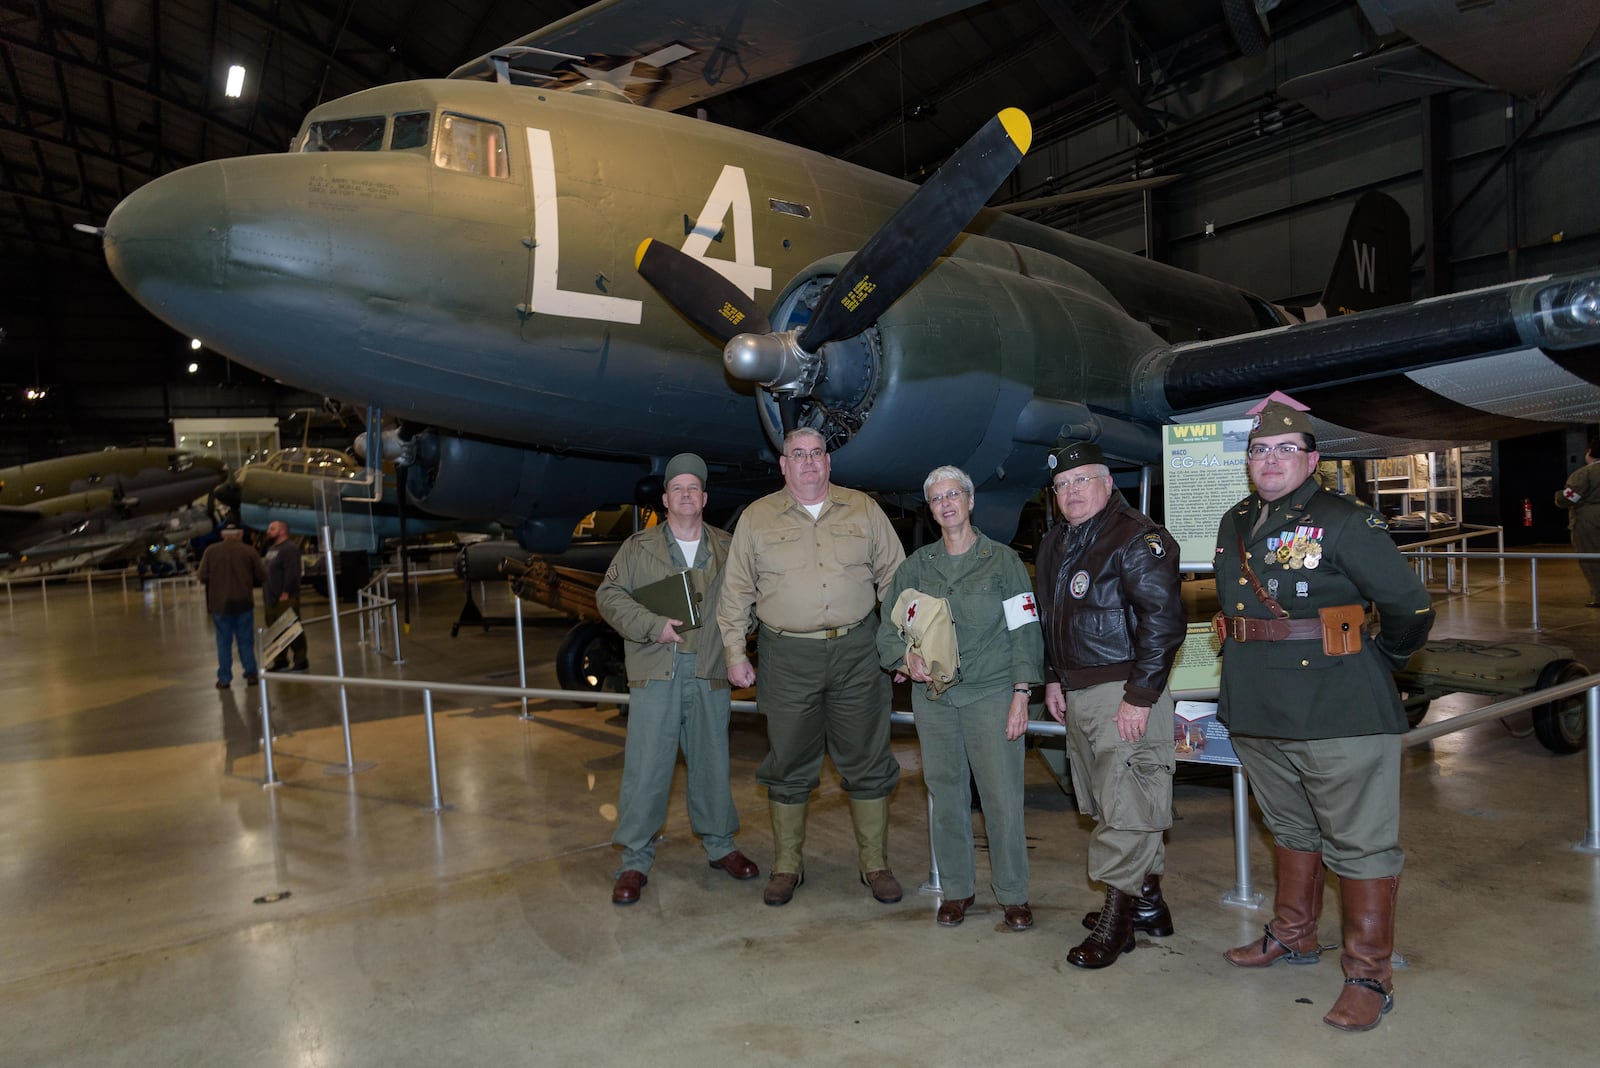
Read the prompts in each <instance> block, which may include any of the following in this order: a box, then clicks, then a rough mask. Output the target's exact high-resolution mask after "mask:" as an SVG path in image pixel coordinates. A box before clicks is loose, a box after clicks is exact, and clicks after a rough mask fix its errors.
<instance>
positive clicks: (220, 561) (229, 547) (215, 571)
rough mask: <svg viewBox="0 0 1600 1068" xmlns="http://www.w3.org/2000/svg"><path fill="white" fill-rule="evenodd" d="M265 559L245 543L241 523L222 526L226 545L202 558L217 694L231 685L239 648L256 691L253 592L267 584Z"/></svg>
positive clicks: (246, 675)
mask: <svg viewBox="0 0 1600 1068" xmlns="http://www.w3.org/2000/svg"><path fill="white" fill-rule="evenodd" d="M266 578H267V568H266V565H265V564H264V563H262V561H261V554H260V553H258V552H256V550H255V548H254V547H253V546H252V545H250V544H249V543H248V542H246V541H245V540H244V527H243V526H242V525H241V524H240V522H239V521H238V520H237V519H229V520H227V521H226V522H224V523H223V524H222V540H221V541H219V542H217V543H216V544H215V545H213V546H211V547H210V548H209V549H207V550H206V551H205V555H203V556H202V557H200V582H201V584H203V585H204V586H205V588H206V611H207V612H210V613H211V622H212V623H214V624H216V628H217V689H219V690H226V689H227V688H228V687H230V686H232V685H233V646H234V645H235V644H237V645H238V646H239V664H240V666H241V667H243V668H244V681H245V685H247V686H254V685H255V684H256V683H257V682H259V681H260V678H261V676H260V675H258V674H257V673H256V640H255V621H256V601H255V588H256V587H257V586H259V585H261V584H262V583H263V582H265V581H266Z"/></svg>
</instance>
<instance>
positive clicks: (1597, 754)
mask: <svg viewBox="0 0 1600 1068" xmlns="http://www.w3.org/2000/svg"><path fill="white" fill-rule="evenodd" d="M1587 704H1588V709H1587V711H1588V719H1589V722H1588V728H1589V736H1588V739H1587V741H1588V750H1589V752H1588V757H1589V829H1588V830H1587V831H1585V832H1584V835H1583V840H1582V841H1581V842H1579V843H1578V844H1577V845H1575V846H1573V848H1574V849H1576V850H1577V851H1578V852H1580V853H1593V854H1600V742H1597V741H1596V739H1597V738H1600V689H1596V688H1592V687H1591V688H1590V690H1589V699H1588V702H1587Z"/></svg>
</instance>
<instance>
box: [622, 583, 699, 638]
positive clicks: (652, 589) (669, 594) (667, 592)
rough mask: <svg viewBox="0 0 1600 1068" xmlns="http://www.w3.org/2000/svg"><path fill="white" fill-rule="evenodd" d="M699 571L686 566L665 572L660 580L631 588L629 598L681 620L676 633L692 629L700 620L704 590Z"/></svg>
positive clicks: (697, 625) (653, 610)
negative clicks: (664, 575) (674, 572)
mask: <svg viewBox="0 0 1600 1068" xmlns="http://www.w3.org/2000/svg"><path fill="white" fill-rule="evenodd" d="M703 574H704V572H702V571H698V570H696V569H695V568H690V569H689V570H687V571H680V572H678V573H677V574H676V575H668V576H667V577H666V578H664V579H662V580H661V581H660V582H652V583H650V585H648V586H640V587H639V588H638V589H636V590H634V591H633V599H634V600H635V601H638V602H639V603H640V604H642V605H644V606H645V607H646V608H648V609H650V611H652V612H654V613H656V615H660V616H666V617H667V618H668V619H681V620H683V622H682V624H680V625H679V626H678V628H677V630H678V632H679V633H680V634H681V633H683V632H684V631H686V630H694V629H695V628H697V627H699V626H700V624H701V623H702V622H703V620H702V619H701V614H702V611H703V608H704V601H705V591H704V590H703V589H702V588H701V585H700V583H701V576H702V575H703Z"/></svg>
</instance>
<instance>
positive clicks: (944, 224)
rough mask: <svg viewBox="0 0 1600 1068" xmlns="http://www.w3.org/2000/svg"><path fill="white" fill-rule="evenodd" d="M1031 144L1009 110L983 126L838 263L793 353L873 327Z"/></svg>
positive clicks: (1026, 127) (1025, 126) (1022, 122)
mask: <svg viewBox="0 0 1600 1068" xmlns="http://www.w3.org/2000/svg"><path fill="white" fill-rule="evenodd" d="M1032 140H1033V127H1032V125H1031V124H1030V123H1029V122H1028V117H1027V116H1026V115H1024V114H1023V113H1022V112H1021V111H1019V110H1018V109H1016V108H1006V109H1005V110H1003V111H1001V112H1000V113H999V114H998V115H996V116H995V117H994V118H992V119H990V120H989V121H988V122H986V123H984V124H983V127H982V128H981V129H980V130H978V132H977V133H975V134H973V135H972V137H971V138H970V139H969V140H968V141H967V143H966V144H964V145H962V146H961V147H960V148H959V149H957V150H956V153H955V155H953V156H951V157H950V158H949V159H948V160H946V161H945V164H944V166H943V167H940V168H939V170H938V171H937V172H936V173H935V174H934V176H933V177H932V178H930V179H928V180H927V181H926V182H925V183H923V185H922V188H920V189H918V190H917V191H916V192H915V193H913V194H912V196H911V199H910V200H908V201H906V202H905V203H904V204H902V205H901V206H900V210H899V211H897V212H895V213H894V216H893V218H891V219H890V220H889V221H888V222H886V223H884V224H883V227H882V228H881V229H879V230H878V232H877V233H875V234H873V235H872V237H871V238H869V239H868V240H867V243H866V244H865V245H863V246H862V247H861V250H860V251H859V252H857V253H856V254H855V256H853V257H852V258H851V260H850V262H849V263H847V264H845V267H844V270H842V271H840V272H839V274H838V277H836V278H835V279H834V280H833V284H832V285H830V286H829V287H828V291H827V292H826V293H824V294H823V295H822V299H821V300H820V301H818V302H817V313H816V315H814V316H813V317H812V319H811V322H810V323H809V324H807V326H806V328H805V329H804V330H803V331H801V333H800V337H799V344H800V347H801V348H802V349H804V350H805V351H806V352H816V351H817V350H818V349H820V348H821V347H822V346H824V345H826V344H828V343H829V342H830V341H838V340H840V339H841V338H847V337H854V336H855V335H857V334H859V333H861V331H863V330H865V329H866V328H867V327H869V326H871V325H872V324H873V323H874V322H876V321H877V319H878V316H880V315H882V314H883V313H884V312H885V311H887V310H888V308H889V306H890V305H891V304H893V303H894V302H895V301H897V300H899V299H900V297H901V295H903V294H904V293H905V291H906V290H907V289H909V288H911V285H912V283H914V282H915V281H916V280H917V279H918V278H921V277H922V275H923V273H924V272H925V271H927V269H928V268H929V267H930V266H932V264H933V261H934V260H935V259H937V258H938V256H939V253H941V252H943V251H944V250H945V249H946V248H947V247H949V245H950V242H952V241H954V240H955V239H956V237H957V235H959V234H960V233H961V231H962V228H963V227H965V226H966V225H967V223H969V222H971V221H972V217H973V216H974V215H976V214H977V213H978V210H979V209H980V208H982V207H983V206H984V204H985V203H987V202H988V200H989V198H990V197H991V196H993V195H994V191H995V190H996V189H998V188H999V187H1000V183H1001V182H1002V181H1004V180H1005V177H1006V175H1008V174H1010V173H1011V171H1012V169H1013V168H1015V167H1016V165H1017V163H1018V161H1020V160H1021V159H1022V156H1023V154H1024V153H1025V152H1027V151H1028V145H1029V144H1030V143H1031V142H1032ZM750 329H753V328H750Z"/></svg>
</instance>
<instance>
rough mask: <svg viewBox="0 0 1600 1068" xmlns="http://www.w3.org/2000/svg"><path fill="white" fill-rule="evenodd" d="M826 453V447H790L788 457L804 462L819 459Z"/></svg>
mask: <svg viewBox="0 0 1600 1068" xmlns="http://www.w3.org/2000/svg"><path fill="white" fill-rule="evenodd" d="M826 455H828V450H827V449H790V450H789V459H791V460H796V461H798V462H800V463H804V462H806V461H807V460H820V459H822V458H823V457H824V456H826Z"/></svg>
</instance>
